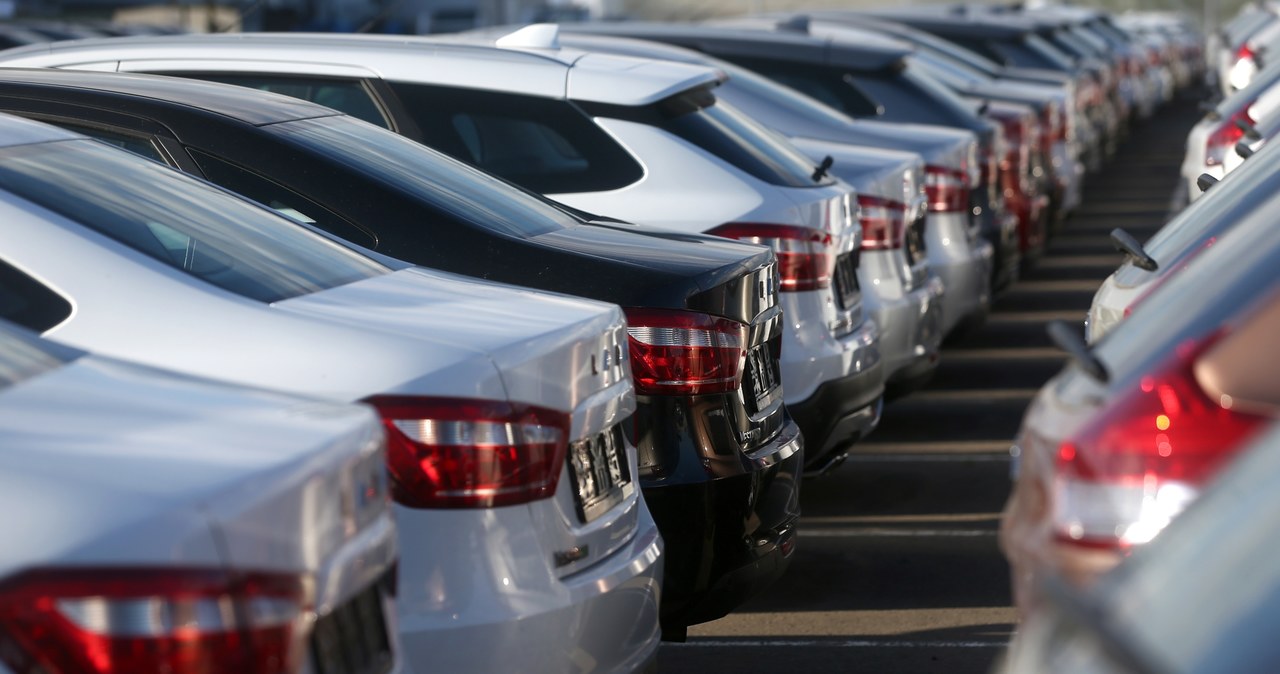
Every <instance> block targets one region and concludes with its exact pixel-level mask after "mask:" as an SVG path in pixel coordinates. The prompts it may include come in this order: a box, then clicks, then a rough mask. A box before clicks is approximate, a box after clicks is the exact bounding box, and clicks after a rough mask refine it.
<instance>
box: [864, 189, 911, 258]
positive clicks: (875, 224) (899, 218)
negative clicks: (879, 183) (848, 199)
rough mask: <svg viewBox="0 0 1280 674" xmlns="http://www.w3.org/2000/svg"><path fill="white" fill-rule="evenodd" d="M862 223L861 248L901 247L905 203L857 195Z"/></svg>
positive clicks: (905, 225) (904, 221)
mask: <svg viewBox="0 0 1280 674" xmlns="http://www.w3.org/2000/svg"><path fill="white" fill-rule="evenodd" d="M858 206H859V207H860V210H861V215H860V216H859V218H858V221H859V222H861V223H862V250H892V249H896V248H901V247H902V244H903V242H904V238H905V236H906V228H907V205H906V204H904V203H902V202H901V201H894V200H892V199H885V198H883V197H876V196H872V195H870V194H859V195H858Z"/></svg>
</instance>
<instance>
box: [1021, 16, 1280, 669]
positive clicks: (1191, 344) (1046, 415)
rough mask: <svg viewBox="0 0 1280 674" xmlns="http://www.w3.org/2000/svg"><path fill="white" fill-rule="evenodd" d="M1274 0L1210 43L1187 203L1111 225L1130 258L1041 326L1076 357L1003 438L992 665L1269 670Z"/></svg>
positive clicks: (1278, 186) (1276, 450) (1188, 168)
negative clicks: (1140, 234) (1008, 448)
mask: <svg viewBox="0 0 1280 674" xmlns="http://www.w3.org/2000/svg"><path fill="white" fill-rule="evenodd" d="M1272 12H1274V8H1268V7H1247V8H1245V9H1244V10H1243V11H1242V12H1241V14H1240V15H1239V17H1237V18H1236V19H1235V20H1233V21H1231V22H1229V23H1227V24H1226V25H1225V26H1224V27H1223V29H1222V30H1221V32H1220V33H1219V34H1217V35H1215V36H1213V39H1212V40H1210V42H1209V43H1210V44H1211V45H1214V46H1213V47H1212V48H1211V49H1210V51H1209V53H1208V54H1207V55H1208V62H1209V65H1211V66H1213V67H1212V68H1210V69H1209V71H1208V72H1207V73H1206V81H1205V84H1206V85H1207V86H1206V88H1205V91H1207V92H1211V99H1218V101H1217V102H1216V103H1214V102H1209V103H1207V104H1206V105H1205V106H1204V107H1205V109H1206V110H1207V114H1206V116H1205V118H1204V119H1203V120H1202V121H1200V122H1199V123H1198V124H1197V125H1196V126H1195V128H1193V129H1192V131H1191V132H1190V134H1189V135H1188V139H1187V149H1186V160H1185V161H1184V162H1183V165H1182V172H1183V175H1184V178H1186V179H1185V180H1184V181H1183V184H1182V185H1181V186H1180V188H1179V195H1178V196H1179V199H1176V200H1175V205H1178V206H1183V207H1182V208H1181V210H1180V211H1178V212H1177V213H1176V215H1175V216H1173V217H1172V218H1171V219H1170V220H1169V221H1168V222H1167V223H1166V224H1165V225H1164V226H1163V227H1162V228H1161V229H1160V230H1159V231H1158V232H1157V233H1156V234H1155V235H1154V236H1153V237H1151V239H1150V240H1148V241H1146V242H1139V241H1138V240H1137V239H1136V238H1135V237H1133V236H1131V235H1129V234H1128V233H1127V232H1125V231H1123V230H1115V231H1114V232H1112V234H1111V238H1112V240H1113V242H1114V243H1115V244H1116V247H1117V249H1118V250H1121V251H1123V252H1124V253H1125V261H1124V263H1123V264H1122V265H1121V266H1120V268H1119V269H1117V270H1116V272H1115V273H1114V274H1112V275H1111V276H1110V277H1109V278H1108V279H1107V280H1106V281H1105V283H1104V284H1103V285H1102V287H1101V288H1100V289H1099V290H1098V292H1097V294H1096V296H1095V297H1094V300H1093V304H1092V307H1091V308H1090V311H1089V315H1088V319H1087V323H1086V326H1085V331H1084V336H1083V337H1081V335H1080V330H1079V329H1078V328H1077V327H1074V326H1067V325H1065V324H1059V325H1056V326H1055V327H1054V328H1052V332H1053V336H1054V338H1055V340H1056V341H1057V342H1058V343H1059V345H1061V346H1062V347H1063V348H1064V349H1065V350H1066V351H1068V352H1069V353H1071V354H1072V363H1071V364H1069V365H1068V366H1067V367H1066V368H1065V369H1064V370H1063V372H1062V373H1061V374H1059V375H1058V376H1057V377H1055V378H1054V379H1053V380H1051V381H1050V382H1049V383H1047V384H1046V385H1045V386H1044V388H1043V389H1042V390H1041V391H1040V393H1039V394H1038V395H1037V396H1036V398H1035V400H1034V401H1033V403H1032V405H1031V407H1030V409H1029V410H1028V412H1027V415H1026V417H1025V419H1024V421H1023V426H1022V429H1021V431H1020V434H1019V436H1018V439H1017V441H1016V445H1015V455H1016V457H1017V460H1018V461H1017V464H1018V466H1017V471H1016V476H1015V487H1014V492H1013V494H1012V496H1011V498H1010V500H1009V503H1008V506H1007V507H1006V510H1005V513H1004V521H1003V526H1002V530H1001V543H1002V547H1003V549H1004V551H1005V554H1006V556H1007V557H1008V559H1009V562H1010V566H1011V571H1012V574H1013V587H1014V597H1015V603H1016V604H1017V607H1018V609H1019V613H1020V614H1021V615H1022V616H1023V617H1024V619H1025V622H1024V623H1023V625H1022V626H1021V627H1020V629H1019V635H1018V637H1017V638H1016V639H1015V640H1014V643H1013V646H1012V648H1011V650H1010V652H1009V654H1008V656H1007V659H1006V662H1005V663H1004V664H1003V665H1002V667H1001V669H1000V671H1004V672H1010V673H1012V672H1032V671H1035V672H1132V673H1136V672H1174V671H1177V672H1223V671H1231V672H1249V671H1268V670H1270V669H1271V668H1272V667H1273V666H1274V665H1273V663H1274V662H1275V659H1276V657H1277V655H1278V654H1280V651H1278V650H1277V648H1276V646H1275V642H1274V640H1272V639H1270V638H1269V637H1268V636H1267V635H1266V634H1265V633H1264V631H1260V630H1259V629H1258V628H1259V626H1261V625H1265V624H1268V623H1269V621H1270V620H1272V619H1274V617H1275V616H1276V615H1277V614H1278V612H1280V583H1278V582H1277V579H1276V578H1275V574H1274V573H1273V572H1272V570H1271V565H1270V564H1268V563H1266V561H1265V560H1266V559H1268V557H1269V556H1270V555H1271V553H1272V552H1273V547H1274V546H1273V545H1272V544H1271V541H1273V540H1274V538H1275V535H1276V533H1277V529H1276V518H1275V516H1274V515H1275V512H1274V511H1275V510H1276V507H1277V499H1276V498H1275V497H1274V494H1275V491H1274V483H1275V481H1276V480H1277V478H1278V477H1280V470H1277V466H1276V460H1277V458H1278V457H1280V435H1277V430H1278V429H1277V426H1276V420H1277V417H1278V416H1280V388H1277V386H1276V382H1277V381H1280V379H1278V378H1277V375H1278V374H1280V372H1277V370H1276V360H1275V358H1274V357H1273V355H1274V353H1273V352H1274V340H1273V335H1274V331H1275V330H1276V329H1277V328H1280V285H1278V281H1280V277H1278V276H1277V274H1276V260H1277V259H1280V234H1278V233H1277V230H1276V228H1275V226H1274V222H1273V220H1274V211H1271V210H1270V209H1271V207H1272V206H1275V205H1277V194H1278V193H1280V149H1277V148H1274V147H1271V146H1269V145H1267V144H1266V139H1267V138H1268V137H1269V136H1268V135H1267V134H1266V133H1264V132H1261V129H1263V128H1269V127H1266V126H1265V124H1266V120H1270V116H1273V114H1274V113H1273V111H1272V108H1271V107H1269V106H1270V105H1271V103H1270V102H1269V99H1268V96H1275V94H1274V92H1271V91H1270V89H1271V85H1270V84H1264V82H1267V81H1268V78H1270V82H1271V83H1272V84H1273V83H1274V82H1275V77H1274V75H1271V74H1269V73H1271V69H1270V68H1260V69H1259V68H1258V67H1257V66H1258V65H1259V60H1258V55H1259V54H1263V53H1265V51H1266V47H1265V44H1266V43H1267V42H1266V40H1267V39H1268V38H1267V37H1266V36H1267V35H1268V34H1269V33H1268V31H1271V30H1275V27H1276V25H1277V24H1275V23H1274V22H1275V20H1276V17H1275V15H1274V14H1273V13H1272ZM1148 20H1150V18H1148ZM1143 25H1144V26H1149V25H1150V24H1148V23H1146V22H1144V24H1143ZM1268 26H1270V28H1268ZM1250 36H1252V37H1250ZM1245 61H1250V63H1248V64H1247V65H1241V64H1242V63H1244V62H1245ZM1215 69H1216V72H1215ZM1272 122H1273V123H1274V120H1272ZM1194 171H1199V173H1197V175H1195V176H1190V175H1188V173H1189V172H1194ZM1188 183H1189V184H1188ZM1188 199H1190V200H1191V201H1190V204H1189V205H1187V204H1186V201H1187V200H1188Z"/></svg>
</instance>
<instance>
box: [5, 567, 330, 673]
mask: <svg viewBox="0 0 1280 674" xmlns="http://www.w3.org/2000/svg"><path fill="white" fill-rule="evenodd" d="M312 601H313V600H312V598H311V584H310V581H309V579H308V578H306V577H303V576H295V575H289V574H269V573H245V574H234V575H233V574H229V573H227V572H225V571H223V570H214V569H208V570H189V569H184V570H178V569H172V568H163V567H161V568H119V567H108V568H97V569H90V568H75V569H46V570H34V571H27V572H24V573H21V574H19V575H17V576H15V577H13V578H11V579H9V580H8V581H6V582H4V583H2V584H0V661H3V662H4V663H5V664H6V665H8V667H9V668H11V669H13V670H14V671H15V672H17V674H29V673H34V672H42V673H47V674H73V673H76V674H79V673H93V674H107V673H113V674H114V673H132V672H169V673H171V674H196V673H198V674H275V673H285V672H297V671H299V670H300V668H301V665H302V659H303V653H304V648H305V645H306V642H305V637H306V636H307V632H308V631H309V630H308V627H307V624H308V622H307V621H308V616H309V613H310V610H311V605H312Z"/></svg>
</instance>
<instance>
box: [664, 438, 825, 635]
mask: <svg viewBox="0 0 1280 674" xmlns="http://www.w3.org/2000/svg"><path fill="white" fill-rule="evenodd" d="M689 426H690V425H689V424H686V425H685V426H684V428H683V429H682V431H681V432H682V433H684V434H686V435H685V437H683V438H682V440H683V441H684V442H690V443H694V442H697V439H696V438H695V437H694V434H695V433H696V432H697V429H695V428H690V427H689ZM803 443H804V441H803V439H802V437H801V435H800V429H799V427H798V426H796V424H795V423H794V422H792V421H790V420H788V422H787V423H786V424H785V425H784V426H783V428H782V430H781V432H779V433H778V434H777V436H775V437H774V438H773V440H772V441H770V442H769V443H767V444H766V445H764V446H762V447H759V448H757V449H756V450H754V451H753V452H750V453H745V452H738V456H737V457H736V459H737V461H736V463H738V465H739V466H740V470H739V471H738V472H737V473H736V474H731V475H725V476H723V477H714V476H712V475H711V474H710V473H709V472H708V473H707V475H706V478H705V479H704V480H702V481H699V482H689V481H682V482H671V483H666V482H664V481H663V480H651V481H648V482H645V481H644V480H642V481H641V485H642V487H643V489H644V496H645V500H646V501H647V502H648V504H649V510H650V512H652V513H653V517H654V519H655V520H656V521H657V523H658V528H659V530H661V531H662V537H663V539H664V540H665V541H666V546H667V548H666V550H667V555H666V566H665V580H664V582H663V586H662V613H661V615H662V625H663V629H664V630H678V629H679V628H680V627H683V626H686V625H693V624H696V623H701V622H706V621H709V620H715V619H717V618H720V617H723V616H724V615H726V614H728V613H729V612H730V611H732V610H734V609H735V608H737V607H738V606H739V605H741V604H742V602H744V601H746V600H747V599H749V598H750V597H752V596H753V595H755V594H756V593H757V592H759V591H760V590H762V589H764V588H765V587H767V586H768V585H769V584H771V583H772V582H773V581H774V580H776V579H777V578H778V577H779V576H781V575H782V572H783V571H784V570H785V569H786V567H787V563H788V561H789V560H790V557H791V554H792V552H793V551H794V548H795V541H796V538H795V533H796V522H797V520H798V519H799V517H800V491H799V489H800V476H801V471H802V467H803V463H804V451H803V446H804V445H803ZM707 451H708V452H714V449H708V450H707ZM718 458H720V459H722V460H723V459H725V457H718ZM722 468H723V467H722ZM720 472H721V474H723V473H725V472H727V471H724V470H723V469H722V470H721V471H720Z"/></svg>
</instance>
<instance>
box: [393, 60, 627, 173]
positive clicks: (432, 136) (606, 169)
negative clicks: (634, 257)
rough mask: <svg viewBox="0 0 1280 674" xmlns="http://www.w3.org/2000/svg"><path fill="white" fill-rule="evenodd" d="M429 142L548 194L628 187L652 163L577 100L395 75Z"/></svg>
mask: <svg viewBox="0 0 1280 674" xmlns="http://www.w3.org/2000/svg"><path fill="white" fill-rule="evenodd" d="M389 85H390V87H391V90H392V91H393V92H395V95H396V97H397V98H399V99H400V103H401V104H402V105H403V106H404V109H405V110H406V111H407V112H408V115H409V116H410V117H411V118H412V119H413V121H414V123H416V124H417V125H418V128H419V129H420V130H421V132H422V140H423V142H424V143H426V144H427V145H430V146H431V147H433V148H435V149H437V150H440V151H441V152H444V153H445V154H448V155H450V156H452V157H455V158H457V159H461V160H462V161H465V162H467V163H468V164H471V165H472V166H475V167H477V168H480V169H482V170H485V171H488V172H490V173H493V174H495V175H498V176H501V177H503V178H506V179H507V180H510V181H511V182H513V183H516V184H517V185H522V186H524V187H525V188H527V189H530V190H533V191H534V192H539V193H541V194H563V193H571V192H603V191H607V190H616V189H620V188H622V187H626V186H627V185H630V184H632V183H634V182H636V181H637V180H640V178H642V177H643V176H644V168H643V167H641V166H640V164H639V163H637V162H636V160H635V158H633V157H632V156H631V154H630V153H629V152H627V150H626V149H625V148H623V147H622V146H621V145H619V144H618V142H617V141H616V140H614V139H613V137H612V136H610V135H609V134H607V133H605V131H604V130H603V129H601V128H600V127H599V126H597V125H596V123H595V122H594V121H592V120H591V119H590V118H588V117H587V116H586V115H585V114H584V113H583V112H582V110H580V109H578V108H577V107H576V106H574V105H573V104H572V103H570V102H569V101H565V100H558V99H550V98H541V97H537V96H525V95H521V94H511V93H503V92H493V91H479V90H474V89H460V88H457V87H442V86H434V85H426V84H411V83H406V82H389Z"/></svg>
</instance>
